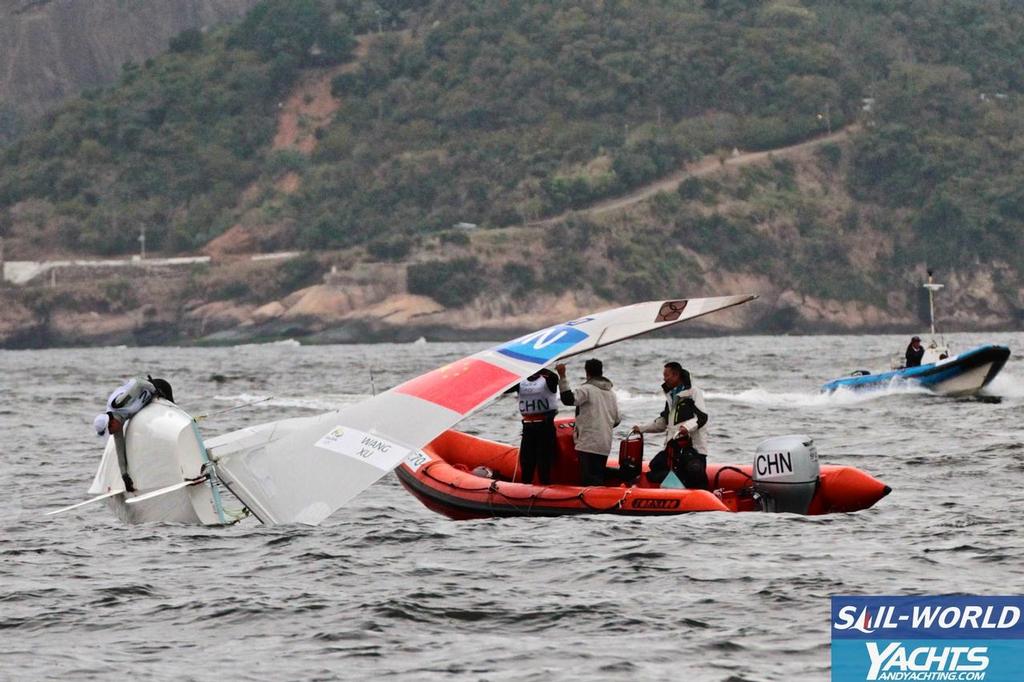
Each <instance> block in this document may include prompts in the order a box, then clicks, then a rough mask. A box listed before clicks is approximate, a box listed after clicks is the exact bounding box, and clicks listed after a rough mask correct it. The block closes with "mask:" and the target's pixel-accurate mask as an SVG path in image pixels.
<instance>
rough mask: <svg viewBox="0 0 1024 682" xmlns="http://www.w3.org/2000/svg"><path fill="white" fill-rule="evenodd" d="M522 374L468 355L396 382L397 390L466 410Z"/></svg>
mask: <svg viewBox="0 0 1024 682" xmlns="http://www.w3.org/2000/svg"><path fill="white" fill-rule="evenodd" d="M518 378H519V376H518V375H517V374H513V373H512V372H509V371H508V370H505V369H502V368H501V367H498V366H497V365H492V364H491V363H489V362H484V361H483V360H477V359H476V358H465V359H463V360H459V361H457V362H453V363H452V364H450V365H445V366H444V367H439V368H438V369H435V370H434V371H433V372H427V373H426V374H424V375H423V376H419V377H416V378H415V379H410V380H409V381H407V382H405V383H404V384H401V385H400V386H397V387H396V388H395V392H396V393H404V394H406V395H412V396H416V397H417V398H422V399H423V400H429V401H430V402H432V403H434V404H436V405H440V406H441V407H447V408H448V409H449V410H454V411H455V412H458V413H459V414H466V413H467V412H469V411H470V410H472V409H473V408H474V407H476V406H477V405H479V404H480V403H482V402H484V401H485V400H487V399H488V398H490V397H491V396H493V395H494V394H495V393H497V392H498V391H500V390H502V389H504V388H505V387H506V386H508V385H509V384H512V383H513V382H515V381H516V380H517V379H518Z"/></svg>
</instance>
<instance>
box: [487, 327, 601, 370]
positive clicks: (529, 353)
mask: <svg viewBox="0 0 1024 682" xmlns="http://www.w3.org/2000/svg"><path fill="white" fill-rule="evenodd" d="M587 336H588V335H587V333H586V332H583V331H580V330H579V329H576V328H574V327H570V326H568V325H564V324H560V325H558V326H555V327H550V328H548V329H542V330H541V331H539V332H534V333H533V334H530V335H529V336H524V337H522V338H519V339H516V340H515V341H509V342H508V343H506V344H504V345H501V346H498V347H497V348H496V349H495V350H497V351H498V352H499V353H501V354H502V355H507V356H508V357H510V358H515V359H516V360H525V361H527V362H535V363H537V364H538V365H544V364H547V363H549V362H551V361H552V360H554V359H555V358H557V357H558V356H559V355H561V354H562V353H564V352H566V351H567V350H569V349H570V348H572V347H573V346H575V345H576V344H578V343H579V342H580V341H583V340H584V339H586V338H587Z"/></svg>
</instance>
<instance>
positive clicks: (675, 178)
mask: <svg viewBox="0 0 1024 682" xmlns="http://www.w3.org/2000/svg"><path fill="white" fill-rule="evenodd" d="M856 129H857V126H856V125H851V126H848V127H846V128H843V129H842V130H839V131H837V132H834V133H832V134H831V135H824V136H822V137H816V138H814V139H813V140H808V141H806V142H800V143H798V144H794V145H790V146H788V147H779V148H778V149H768V150H766V151H763V152H746V153H740V154H737V155H734V156H729V157H728V158H726V159H725V161H724V162H723V161H722V160H721V159H720V158H719V157H717V156H714V155H708V156H705V157H704V158H702V159H700V160H699V161H696V162H694V163H691V164H687V165H686V166H684V167H683V168H681V169H679V170H677V171H676V172H674V173H672V174H670V175H666V176H665V177H663V178H660V179H658V180H655V181H654V182H652V183H650V184H647V185H644V186H643V187H640V188H638V189H635V190H633V191H632V192H630V193H629V194H624V195H622V196H620V197H614V198H612V199H604V200H602V201H599V202H597V203H595V204H593V205H591V206H588V207H586V208H581V209H578V210H575V211H566V212H564V213H560V214H559V215H556V216H552V217H551V218H544V219H543V220H536V221H533V222H530V223H527V225H530V226H542V225H551V224H554V223H558V222H561V221H563V220H565V219H566V218H567V217H568V216H569V215H570V214H573V213H574V214H576V215H588V216H596V215H602V214H604V213H611V212H612V211H618V210H620V209H623V208H626V207H629V206H632V205H633V204H637V203H639V202H641V201H643V200H645V199H649V198H651V197H652V196H654V195H655V194H657V193H658V192H674V191H675V190H676V188H677V187H679V183H681V182H682V181H683V180H685V179H687V178H694V177H700V176H703V175H710V174H711V173H715V172H717V171H719V170H722V169H723V168H730V167H733V166H747V165H750V164H752V163H758V162H759V161H764V160H766V159H767V158H768V157H770V156H771V157H780V158H785V157H787V156H793V155H795V154H799V153H801V152H804V151H807V150H808V149H813V148H814V147H818V146H820V145H823V144H828V143H829V142H838V141H840V140H844V139H846V138H847V137H849V135H850V133H852V132H854V131H855V130H856Z"/></svg>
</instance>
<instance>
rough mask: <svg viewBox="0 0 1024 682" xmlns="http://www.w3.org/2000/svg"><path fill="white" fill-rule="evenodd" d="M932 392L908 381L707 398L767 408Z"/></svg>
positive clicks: (828, 404)
mask: <svg viewBox="0 0 1024 682" xmlns="http://www.w3.org/2000/svg"><path fill="white" fill-rule="evenodd" d="M915 394H925V395H928V394H931V391H929V390H928V389H925V388H922V387H920V386H916V385H913V384H907V383H893V384H890V385H889V386H886V387H885V388H879V389H875V390H872V391H853V390H850V389H847V388H840V389H839V390H836V391H833V392H831V393H793V392H775V391H769V390H767V389H764V388H749V389H747V390H746V391H741V392H740V393H715V392H709V393H707V394H705V395H706V397H707V399H708V400H722V401H726V402H734V403H743V404H745V405H756V406H758V407H768V408H780V409H782V408H785V409H792V408H794V407H795V408H828V407H844V406H848V405H859V404H861V403H866V402H871V401H874V400H880V399H882V398H886V397H889V396H894V395H915Z"/></svg>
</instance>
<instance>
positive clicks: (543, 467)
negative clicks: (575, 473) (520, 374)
mask: <svg viewBox="0 0 1024 682" xmlns="http://www.w3.org/2000/svg"><path fill="white" fill-rule="evenodd" d="M511 390H512V391H515V392H517V393H518V394H519V414H520V415H521V416H522V419H523V437H522V440H521V441H520V443H519V468H520V470H521V471H522V476H521V478H520V479H519V480H521V481H522V482H523V483H533V475H534V472H535V471H536V473H537V478H538V479H539V480H540V484H541V485H548V484H549V483H551V465H552V464H553V463H554V461H555V452H556V449H557V444H556V441H555V415H556V414H558V378H557V377H556V376H555V373H554V372H552V371H551V370H549V369H542V370H540V371H539V372H537V373H536V374H531V375H530V376H528V377H526V378H525V379H523V380H522V381H521V382H519V385H518V386H515V387H513V388H512V389H511Z"/></svg>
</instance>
